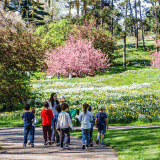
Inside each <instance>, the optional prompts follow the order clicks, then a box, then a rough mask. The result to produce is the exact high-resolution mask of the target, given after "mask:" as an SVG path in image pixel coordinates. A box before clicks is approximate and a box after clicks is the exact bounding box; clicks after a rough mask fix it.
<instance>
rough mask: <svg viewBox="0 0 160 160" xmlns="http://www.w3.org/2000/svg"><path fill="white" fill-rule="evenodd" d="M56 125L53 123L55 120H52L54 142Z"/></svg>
mask: <svg viewBox="0 0 160 160" xmlns="http://www.w3.org/2000/svg"><path fill="white" fill-rule="evenodd" d="M54 130H55V125H54V121H53V118H52V140H53V141H55V131H54Z"/></svg>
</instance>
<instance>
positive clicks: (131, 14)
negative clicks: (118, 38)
mask: <svg viewBox="0 0 160 160" xmlns="http://www.w3.org/2000/svg"><path fill="white" fill-rule="evenodd" d="M128 2H129V9H130V16H131V17H132V18H133V12H132V6H131V1H130V0H129V1H128ZM134 28H135V25H134V23H133V26H132V27H131V34H132V35H133V34H134Z"/></svg>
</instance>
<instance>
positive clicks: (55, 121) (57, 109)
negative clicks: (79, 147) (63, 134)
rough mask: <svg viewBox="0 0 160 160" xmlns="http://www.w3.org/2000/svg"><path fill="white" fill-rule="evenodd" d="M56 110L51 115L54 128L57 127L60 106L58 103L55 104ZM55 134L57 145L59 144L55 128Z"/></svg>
mask: <svg viewBox="0 0 160 160" xmlns="http://www.w3.org/2000/svg"><path fill="white" fill-rule="evenodd" d="M56 111H57V113H56V114H55V115H54V117H53V122H54V126H55V128H56V127H57V121H58V116H59V113H60V112H61V106H60V105H59V104H57V105H56ZM55 136H56V141H57V146H59V145H60V143H59V133H58V131H57V130H55Z"/></svg>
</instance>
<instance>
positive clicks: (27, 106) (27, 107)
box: [24, 103, 30, 111]
mask: <svg viewBox="0 0 160 160" xmlns="http://www.w3.org/2000/svg"><path fill="white" fill-rule="evenodd" d="M24 108H25V110H26V111H29V109H30V105H29V104H28V103H26V104H25V105H24Z"/></svg>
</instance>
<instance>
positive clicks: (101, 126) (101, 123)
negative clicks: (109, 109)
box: [97, 113, 105, 128]
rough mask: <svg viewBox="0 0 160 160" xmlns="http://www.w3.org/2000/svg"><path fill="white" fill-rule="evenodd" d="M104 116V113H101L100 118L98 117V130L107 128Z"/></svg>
mask: <svg viewBox="0 0 160 160" xmlns="http://www.w3.org/2000/svg"><path fill="white" fill-rule="evenodd" d="M103 115H104V114H103V113H100V116H99V117H98V123H97V126H98V128H104V127H105V121H104V120H105V118H104V116H103Z"/></svg>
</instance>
